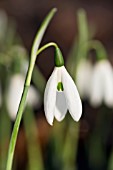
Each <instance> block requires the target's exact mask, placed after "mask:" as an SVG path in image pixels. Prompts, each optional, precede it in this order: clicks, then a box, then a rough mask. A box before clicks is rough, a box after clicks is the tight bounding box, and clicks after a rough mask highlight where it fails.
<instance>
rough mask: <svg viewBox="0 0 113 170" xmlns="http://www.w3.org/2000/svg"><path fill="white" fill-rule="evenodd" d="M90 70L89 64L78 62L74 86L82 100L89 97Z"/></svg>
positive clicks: (83, 61) (87, 62)
mask: <svg viewBox="0 0 113 170" xmlns="http://www.w3.org/2000/svg"><path fill="white" fill-rule="evenodd" d="M92 70H93V68H92V65H91V63H90V62H89V61H86V60H82V61H80V63H79V65H78V67H77V72H76V84H77V88H78V90H79V93H80V95H81V97H82V98H87V97H89V94H90V86H89V84H90V83H91V77H92Z"/></svg>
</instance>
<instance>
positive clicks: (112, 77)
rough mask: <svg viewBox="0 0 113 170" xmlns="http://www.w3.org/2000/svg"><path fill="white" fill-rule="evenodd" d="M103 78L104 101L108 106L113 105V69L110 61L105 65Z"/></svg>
mask: <svg viewBox="0 0 113 170" xmlns="http://www.w3.org/2000/svg"><path fill="white" fill-rule="evenodd" d="M103 79H104V80H103V81H104V84H103V86H104V102H105V104H106V105H107V106H108V107H113V70H112V66H111V64H110V63H109V62H108V61H106V65H104V66H103Z"/></svg>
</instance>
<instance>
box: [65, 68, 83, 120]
mask: <svg viewBox="0 0 113 170" xmlns="http://www.w3.org/2000/svg"><path fill="white" fill-rule="evenodd" d="M62 82H63V87H64V94H65V98H66V102H67V107H68V109H69V112H70V114H71V116H72V117H73V119H74V120H75V121H78V120H79V119H80V117H81V114H82V103H81V99H80V96H79V93H78V90H77V88H76V85H75V83H74V81H73V80H72V78H71V76H70V75H69V74H68V72H67V70H66V69H65V67H63V68H62Z"/></svg>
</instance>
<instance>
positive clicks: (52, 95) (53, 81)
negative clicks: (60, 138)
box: [44, 68, 57, 125]
mask: <svg viewBox="0 0 113 170" xmlns="http://www.w3.org/2000/svg"><path fill="white" fill-rule="evenodd" d="M56 90H57V68H55V69H54V71H53V73H52V75H51V76H50V78H49V80H48V82H47V85H46V88H45V93H44V111H45V116H46V119H47V121H48V123H49V124H50V125H52V124H53V119H54V110H55V103H56Z"/></svg>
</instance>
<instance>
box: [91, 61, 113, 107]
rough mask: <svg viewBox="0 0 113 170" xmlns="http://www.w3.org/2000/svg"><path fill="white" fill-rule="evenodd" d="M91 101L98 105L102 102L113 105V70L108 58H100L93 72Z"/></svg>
mask: <svg viewBox="0 0 113 170" xmlns="http://www.w3.org/2000/svg"><path fill="white" fill-rule="evenodd" d="M90 86H91V94H90V102H91V104H92V105H93V106H95V107H97V106H99V105H100V104H101V103H102V102H105V104H106V105H107V106H108V107H113V70H112V66H111V64H110V63H109V61H108V60H100V61H99V62H98V63H97V64H96V65H95V66H94V70H93V74H92V83H91V84H90Z"/></svg>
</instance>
